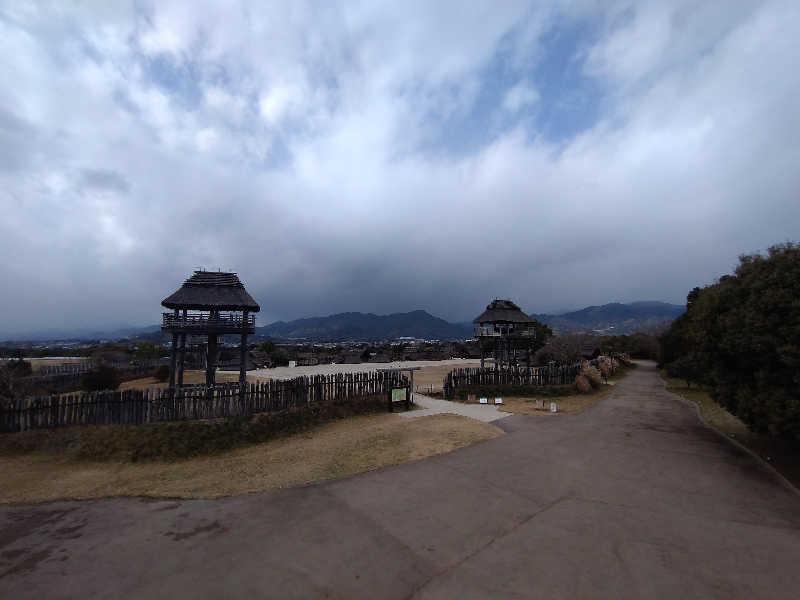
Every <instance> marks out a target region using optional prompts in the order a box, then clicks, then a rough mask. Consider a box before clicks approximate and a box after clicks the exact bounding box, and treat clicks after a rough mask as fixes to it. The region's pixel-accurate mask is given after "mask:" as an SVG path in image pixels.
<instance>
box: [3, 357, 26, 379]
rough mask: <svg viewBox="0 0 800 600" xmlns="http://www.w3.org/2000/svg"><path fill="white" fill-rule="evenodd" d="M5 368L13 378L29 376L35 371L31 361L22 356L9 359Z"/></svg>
mask: <svg viewBox="0 0 800 600" xmlns="http://www.w3.org/2000/svg"><path fill="white" fill-rule="evenodd" d="M5 369H6V370H7V371H8V374H9V376H10V377H13V378H17V377H28V376H29V375H31V374H32V373H33V368H32V367H31V363H29V362H28V361H26V360H23V359H22V357H19V358H15V359H13V360H9V361H8V362H7V363H6V364H5Z"/></svg>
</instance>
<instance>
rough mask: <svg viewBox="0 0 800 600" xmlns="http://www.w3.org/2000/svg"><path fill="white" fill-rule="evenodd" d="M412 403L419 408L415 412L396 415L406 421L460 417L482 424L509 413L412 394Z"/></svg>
mask: <svg viewBox="0 0 800 600" xmlns="http://www.w3.org/2000/svg"><path fill="white" fill-rule="evenodd" d="M414 402H415V403H416V404H417V406H419V407H420V408H417V409H416V410H409V411H406V412H401V413H398V414H399V415H400V416H401V417H404V418H406V419H417V418H419V417H428V416H431V415H442V414H450V415H462V416H464V417H469V418H470V419H475V420H476V421H483V422H484V423H491V422H492V421H497V420H498V419H505V418H506V417H508V416H510V415H511V413H507V412H500V411H499V410H498V408H497V406H495V405H494V404H465V403H464V402H451V401H449V400H440V399H439V398H431V397H430V396H426V395H425V394H420V393H419V392H414ZM489 402H494V398H490V399H489Z"/></svg>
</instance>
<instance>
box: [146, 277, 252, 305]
mask: <svg viewBox="0 0 800 600" xmlns="http://www.w3.org/2000/svg"><path fill="white" fill-rule="evenodd" d="M161 306H165V307H167V308H178V309H184V308H185V309H187V310H246V311H249V312H258V311H259V310H261V307H260V306H259V305H258V303H256V301H255V300H253V298H252V296H250V294H248V293H247V290H246V289H244V285H243V284H242V282H241V281H239V278H238V277H237V276H236V273H222V272H219V271H217V272H215V271H195V272H194V274H193V275H192V276H191V277H189V279H187V280H186V281H184V282H183V285H182V286H181V287H180V289H179V290H178V291H177V292H175V293H174V294H172V295H171V296H168V297H166V298H164V300H162V301H161Z"/></svg>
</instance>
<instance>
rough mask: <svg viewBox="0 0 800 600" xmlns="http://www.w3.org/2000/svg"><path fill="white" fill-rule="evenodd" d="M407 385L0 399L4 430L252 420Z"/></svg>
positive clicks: (359, 383)
mask: <svg viewBox="0 0 800 600" xmlns="http://www.w3.org/2000/svg"><path fill="white" fill-rule="evenodd" d="M407 386H408V380H407V378H406V377H405V376H403V375H401V374H399V373H378V372H366V373H339V374H334V375H315V376H311V377H297V378H295V379H288V380H268V381H263V382H259V383H249V384H246V385H245V389H244V390H240V388H239V384H238V383H227V384H221V385H217V386H215V387H214V388H213V389H211V390H209V389H207V388H206V387H205V386H187V387H183V388H175V389H161V388H149V389H145V390H137V389H130V390H121V391H103V392H77V393H73V394H55V395H52V396H40V397H31V398H16V399H11V400H2V399H0V432H14V431H25V430H28V429H42V428H49V427H62V426H68V425H128V424H130V425H134V424H143V423H156V422H161V421H180V420H193V419H217V418H225V417H237V416H249V415H253V414H256V413H265V412H276V411H281V410H287V409H292V408H301V407H305V406H310V405H313V404H320V403H339V402H346V401H349V400H356V399H362V398H369V397H380V398H385V397H387V395H388V394H390V393H391V390H392V388H394V387H407Z"/></svg>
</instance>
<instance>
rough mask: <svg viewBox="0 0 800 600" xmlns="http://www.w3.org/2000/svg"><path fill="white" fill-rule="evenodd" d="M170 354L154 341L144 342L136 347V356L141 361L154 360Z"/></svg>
mask: <svg viewBox="0 0 800 600" xmlns="http://www.w3.org/2000/svg"><path fill="white" fill-rule="evenodd" d="M166 354H168V352H167V349H166V348H165V347H164V346H162V345H161V344H158V343H156V342H154V341H153V340H142V341H141V342H139V343H138V344H137V345H136V353H135V356H136V358H138V359H139V360H154V359H156V358H161V357H162V356H165V355H166Z"/></svg>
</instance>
